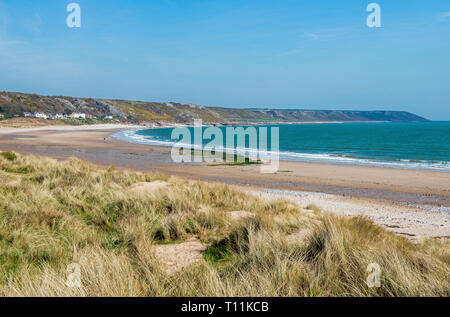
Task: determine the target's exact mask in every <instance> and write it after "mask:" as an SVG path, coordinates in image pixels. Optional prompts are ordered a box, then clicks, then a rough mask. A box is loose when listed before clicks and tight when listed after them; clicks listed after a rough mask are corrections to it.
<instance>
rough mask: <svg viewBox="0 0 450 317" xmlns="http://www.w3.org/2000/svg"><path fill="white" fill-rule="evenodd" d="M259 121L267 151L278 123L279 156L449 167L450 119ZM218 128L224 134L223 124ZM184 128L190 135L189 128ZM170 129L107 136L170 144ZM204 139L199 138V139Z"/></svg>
mask: <svg viewBox="0 0 450 317" xmlns="http://www.w3.org/2000/svg"><path fill="white" fill-rule="evenodd" d="M261 127H262V128H264V127H266V128H267V130H268V131H269V136H268V145H269V147H268V150H269V151H270V144H271V143H270V142H271V134H270V131H271V128H274V127H276V128H278V129H279V130H278V131H279V157H280V159H281V160H287V161H301V162H317V163H332V164H347V165H363V166H380V167H391V168H405V169H424V170H436V171H446V172H450V122H401V123H381V122H380V123H326V124H280V125H267V126H256V127H255V128H256V130H257V131H259V128H261ZM244 128H247V127H246V126H244ZM204 129H205V128H204ZM219 129H221V130H222V133H223V135H224V140H225V135H226V127H219ZM189 130H190V132H191V134H192V136H193V135H194V132H193V128H189ZM172 132H173V128H157V129H135V130H126V131H121V132H118V133H116V134H114V135H113V136H112V137H113V138H116V139H119V140H123V141H127V142H131V143H139V144H149V145H159V146H173V145H174V144H175V143H176V142H178V141H179V139H172V138H171V136H172ZM209 141H210V140H204V141H203V142H204V143H203V145H205V144H207V143H208V142H209ZM192 142H193V140H192ZM224 143H226V142H224ZM235 143H237V142H235ZM246 147H250V144H248V143H247V145H246ZM223 151H225V152H228V153H233V152H234V151H236V147H234V148H233V147H228V148H227V147H226V146H224V148H223ZM251 151H258V149H257V148H251V149H250V150H249V152H248V153H250V152H251Z"/></svg>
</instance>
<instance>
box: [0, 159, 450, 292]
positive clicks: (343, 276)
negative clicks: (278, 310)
mask: <svg viewBox="0 0 450 317" xmlns="http://www.w3.org/2000/svg"><path fill="white" fill-rule="evenodd" d="M155 180H160V181H166V182H168V183H169V184H170V186H169V187H168V188H167V189H165V190H162V191H159V192H157V193H150V194H148V195H137V194H136V193H134V192H132V191H130V190H129V188H130V186H132V185H133V184H136V183H139V182H152V181H155ZM311 209H312V208H311ZM238 210H245V211H249V212H252V213H254V214H255V217H251V218H246V219H235V220H233V219H231V218H230V217H229V215H228V214H227V212H229V211H238ZM301 230H307V231H308V232H309V234H308V235H307V236H306V237H305V238H304V239H299V240H298V241H293V242H292V241H288V239H287V237H288V235H290V234H294V233H295V232H299V231H301ZM192 238H196V239H199V240H200V241H201V242H203V243H204V244H205V246H206V251H205V252H204V254H203V258H202V259H201V260H200V261H198V262H197V263H196V264H194V265H191V266H189V267H188V268H187V269H184V270H183V271H180V272H178V273H175V274H169V273H167V272H166V271H165V270H163V269H162V266H161V263H160V262H159V261H158V259H157V258H156V257H155V256H154V252H153V247H154V246H155V245H158V244H171V243H180V242H183V241H185V240H187V239H192ZM72 262H75V263H79V264H80V270H81V271H80V276H81V285H80V287H69V286H68V284H67V283H66V282H67V278H68V271H67V268H68V265H69V264H70V263H72ZM370 263H377V264H378V265H379V266H380V268H381V270H382V271H381V281H380V283H381V287H379V288H376V287H375V288H370V287H368V286H367V284H366V278H367V275H368V273H367V272H366V270H367V266H368V264H370ZM449 285H450V243H449V241H448V240H427V241H424V242H423V243H413V242H410V241H408V240H406V239H405V238H403V237H399V236H396V235H395V234H393V233H390V232H387V231H385V230H384V229H382V228H380V227H378V226H376V225H374V224H373V223H372V222H370V221H369V220H367V219H364V218H343V217H337V216H333V215H330V214H322V213H321V212H320V211H318V210H316V209H315V208H314V212H308V211H307V210H301V209H299V208H298V207H297V206H296V205H293V204H292V203H289V202H284V201H278V202H272V201H264V200H260V199H258V198H255V197H253V196H249V195H246V194H244V193H242V192H238V191H235V190H233V189H231V188H230V187H229V186H226V185H211V184H206V183H201V182H190V181H185V180H181V179H177V178H171V177H170V178H169V177H168V176H164V175H158V174H151V173H146V174H144V173H139V172H129V171H118V170H115V169H114V168H108V169H102V168H99V167H98V166H95V165H92V164H90V163H86V162H83V161H81V160H78V159H71V160H67V161H62V162H61V161H56V160H54V159H49V158H38V157H34V156H23V155H19V154H14V155H13V154H2V155H0V295H1V296H449V295H450V286H449Z"/></svg>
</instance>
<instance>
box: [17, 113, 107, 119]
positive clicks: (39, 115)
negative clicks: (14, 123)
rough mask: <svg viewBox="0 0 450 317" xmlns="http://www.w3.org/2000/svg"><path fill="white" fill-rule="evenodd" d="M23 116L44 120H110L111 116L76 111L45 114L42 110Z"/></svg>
mask: <svg viewBox="0 0 450 317" xmlns="http://www.w3.org/2000/svg"><path fill="white" fill-rule="evenodd" d="M23 117H25V118H37V119H44V120H69V119H75V120H79V119H106V120H112V119H113V116H108V115H106V116H102V117H96V116H93V115H91V114H87V113H78V112H74V113H72V114H70V115H68V114H62V113H56V114H47V113H44V112H24V113H23Z"/></svg>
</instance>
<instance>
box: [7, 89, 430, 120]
mask: <svg viewBox="0 0 450 317" xmlns="http://www.w3.org/2000/svg"><path fill="white" fill-rule="evenodd" d="M24 112H44V113H48V114H57V113H61V114H71V113H73V112H82V113H86V114H90V115H93V116H96V117H101V116H113V117H115V118H117V119H120V120H123V121H134V122H145V121H162V120H164V121H176V122H190V121H192V120H193V119H202V120H203V121H205V122H227V121H234V122H236V121H243V122H245V121H251V122H276V121H295V122H302V121H346V122H347V121H393V122H411V121H419V122H423V121H428V120H427V119H425V118H422V117H419V116H417V115H415V114H412V113H409V112H404V111H341V110H283V109H280V110H279V109H232V108H218V107H204V106H199V105H193V104H180V103H158V102H141V101H126V100H107V99H92V98H75V97H61V96H55V97H48V96H41V95H34V94H23V93H13V92H0V114H3V115H5V116H22V115H23V113H24Z"/></svg>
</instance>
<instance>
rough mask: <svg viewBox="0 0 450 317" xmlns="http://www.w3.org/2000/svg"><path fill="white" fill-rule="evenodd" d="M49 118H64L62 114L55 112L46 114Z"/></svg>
mask: <svg viewBox="0 0 450 317" xmlns="http://www.w3.org/2000/svg"><path fill="white" fill-rule="evenodd" d="M48 118H49V119H51V120H57V119H64V115H62V114H60V113H57V114H50V115H49V116H48Z"/></svg>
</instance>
